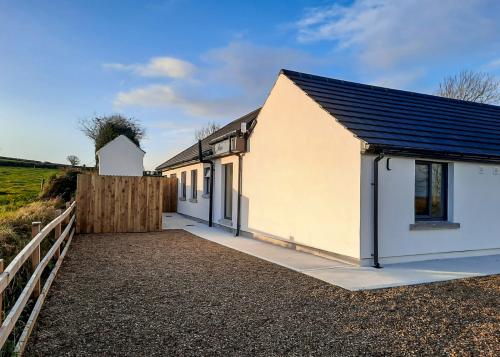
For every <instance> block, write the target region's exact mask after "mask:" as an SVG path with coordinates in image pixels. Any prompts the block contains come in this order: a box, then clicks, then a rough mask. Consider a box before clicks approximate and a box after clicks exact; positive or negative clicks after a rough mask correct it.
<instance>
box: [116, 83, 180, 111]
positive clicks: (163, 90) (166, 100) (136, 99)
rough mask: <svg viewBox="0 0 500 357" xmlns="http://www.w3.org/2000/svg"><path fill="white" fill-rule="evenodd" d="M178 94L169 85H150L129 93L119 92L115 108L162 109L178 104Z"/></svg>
mask: <svg viewBox="0 0 500 357" xmlns="http://www.w3.org/2000/svg"><path fill="white" fill-rule="evenodd" d="M178 101H179V100H178V99H177V97H176V94H175V92H174V90H173V89H172V88H170V87H169V86H167V85H158V84H155V85H150V86H147V87H143V88H137V89H133V90H130V91H128V92H119V93H118V95H117V96H116V99H115V102H114V104H115V106H117V107H123V106H129V105H130V106H140V107H161V106H168V105H173V104H176V103H178Z"/></svg>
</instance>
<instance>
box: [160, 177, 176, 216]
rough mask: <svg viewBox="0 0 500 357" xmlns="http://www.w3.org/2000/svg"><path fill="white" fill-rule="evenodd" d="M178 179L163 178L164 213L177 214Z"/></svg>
mask: <svg viewBox="0 0 500 357" xmlns="http://www.w3.org/2000/svg"><path fill="white" fill-rule="evenodd" d="M178 185H179V183H178V179H177V178H176V177H164V178H163V212H177V187H178Z"/></svg>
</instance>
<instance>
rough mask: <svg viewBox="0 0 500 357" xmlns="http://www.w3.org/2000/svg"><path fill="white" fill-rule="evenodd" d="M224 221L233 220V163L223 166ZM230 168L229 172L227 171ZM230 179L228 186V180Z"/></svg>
mask: <svg viewBox="0 0 500 357" xmlns="http://www.w3.org/2000/svg"><path fill="white" fill-rule="evenodd" d="M223 167H224V173H223V174H224V219H227V220H232V219H233V180H234V177H233V174H234V171H233V168H234V167H233V163H227V164H224V166H223ZM229 168H231V170H229ZM229 176H230V177H231V182H230V185H228V178H229Z"/></svg>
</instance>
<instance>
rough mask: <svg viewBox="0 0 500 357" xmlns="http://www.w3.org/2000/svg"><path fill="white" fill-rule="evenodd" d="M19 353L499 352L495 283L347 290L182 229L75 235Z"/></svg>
mask: <svg viewBox="0 0 500 357" xmlns="http://www.w3.org/2000/svg"><path fill="white" fill-rule="evenodd" d="M26 354H27V355H37V356H88V355H107V356H108V355H117V356H118V355H120V356H137V355H157V356H174V355H181V356H201V355H203V356H207V355H224V356H243V355H252V356H255V355H257V356H259V355H260V356H304V355H328V356H355V355H356V356H358V355H398V356H401V355H407V356H421V355H491V356H495V355H496V356H498V355H500V276H491V277H484V278H470V279H463V280H455V281H451V282H443V283H434V284H426V285H418V286H408V287H399V288H391V289H381V290H372V291H362V292H350V291H347V290H344V289H342V288H339V287H336V286H333V285H329V284H327V283H324V282H322V281H319V280H316V279H314V278H311V277H309V276H306V275H303V274H300V273H297V272H294V271H291V270H289V269H286V268H284V267H281V266H278V265H275V264H272V263H269V262H266V261H263V260H260V259H257V258H255V257H252V256H249V255H246V254H243V253H241V252H237V251H235V250H232V249H230V248H227V247H224V246H221V245H218V244H215V243H212V242H209V241H206V240H203V239H201V238H198V237H196V236H194V235H192V234H190V233H187V232H185V231H182V230H171V231H165V232H161V233H147V234H146V233H144V234H92V235H81V236H77V237H75V239H74V241H73V243H72V246H71V247H70V251H69V253H68V256H67V257H66V259H65V260H64V263H63V266H62V268H61V270H60V271H59V275H58V277H57V278H56V280H55V282H54V284H53V286H52V288H51V290H50V293H49V296H48V298H47V300H46V302H45V305H44V307H43V309H42V312H41V314H40V318H39V321H38V323H37V325H36V327H35V330H34V332H33V334H32V336H31V338H30V341H29V345H28V349H27V352H26Z"/></svg>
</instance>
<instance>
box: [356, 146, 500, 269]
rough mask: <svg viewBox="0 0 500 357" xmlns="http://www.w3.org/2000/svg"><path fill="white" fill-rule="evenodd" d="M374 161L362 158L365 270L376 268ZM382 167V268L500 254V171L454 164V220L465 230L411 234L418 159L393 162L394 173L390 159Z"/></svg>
mask: <svg viewBox="0 0 500 357" xmlns="http://www.w3.org/2000/svg"><path fill="white" fill-rule="evenodd" d="M374 158H375V156H373V155H362V178H361V191H362V193H361V196H362V201H361V202H362V203H361V219H362V225H361V241H362V244H361V256H362V258H363V260H364V263H365V264H371V259H372V258H371V254H372V251H373V228H372V227H373V186H372V182H373V160H374ZM422 160H423V159H422ZM379 165H380V166H379V255H380V257H381V261H382V263H383V262H386V263H387V262H400V261H412V260H422V259H436V258H441V257H451V256H470V255H482V254H494V253H497V254H498V253H499V252H500V251H499V249H500V172H499V173H498V174H494V172H495V171H494V169H495V168H496V167H497V166H494V165H485V164H477V163H465V162H453V163H449V185H448V186H449V191H448V192H449V203H448V207H449V209H448V210H449V215H448V216H449V217H448V220H449V221H450V222H457V223H460V228H459V229H444V230H422V231H410V229H409V225H410V224H411V223H415V218H414V217H415V216H414V192H415V159H412V158H398V157H392V158H391V160H390V168H391V170H390V171H388V170H387V169H386V159H383V160H382V161H381V162H380V163H379ZM481 168H482V173H480V172H481ZM499 168H500V167H499Z"/></svg>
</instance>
